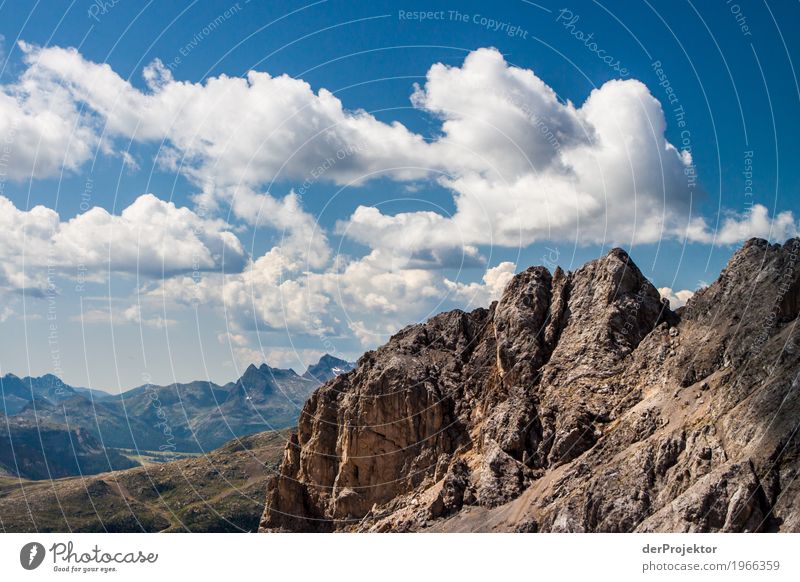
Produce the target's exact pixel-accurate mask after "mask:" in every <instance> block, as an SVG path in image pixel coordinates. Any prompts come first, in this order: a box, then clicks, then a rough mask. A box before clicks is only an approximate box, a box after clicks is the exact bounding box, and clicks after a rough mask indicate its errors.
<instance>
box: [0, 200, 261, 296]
mask: <svg viewBox="0 0 800 582" xmlns="http://www.w3.org/2000/svg"><path fill="white" fill-rule="evenodd" d="M0 261H2V265H0V286H4V287H6V288H11V289H15V290H21V289H29V290H31V291H36V290H38V291H42V290H44V289H45V288H46V287H47V285H48V284H50V283H51V282H52V281H50V282H49V281H48V276H49V277H50V279H52V276H53V275H55V274H64V275H67V276H72V277H75V276H77V275H78V269H79V268H80V269H81V270H82V273H83V274H85V276H86V277H87V278H89V279H95V280H97V279H99V278H102V277H103V276H105V275H107V274H110V273H124V274H139V275H142V276H145V277H152V278H158V277H161V276H165V277H169V276H172V275H174V274H176V273H181V272H195V271H196V272H198V273H199V272H202V271H210V270H219V269H222V268H225V269H230V270H231V271H234V272H236V271H240V270H241V269H242V267H243V266H244V261H245V251H244V249H243V247H242V245H241V243H240V242H239V239H238V238H236V236H235V235H234V234H233V233H232V232H231V231H230V230H229V228H228V226H227V225H226V224H225V223H224V222H223V221H221V220H218V219H207V218H202V217H200V216H198V215H197V214H196V213H195V212H193V211H192V210H189V209H188V208H178V207H177V206H175V204H173V203H172V202H165V201H163V200H159V199H158V198H156V197H155V196H153V195H152V194H144V195H142V196H140V197H138V198H137V199H136V200H135V201H134V202H133V203H132V204H131V205H130V206H128V207H127V208H125V209H124V210H123V211H122V213H121V214H119V215H113V214H110V213H108V212H107V211H106V210H104V209H102V208H100V207H94V208H91V209H90V210H88V211H87V212H85V213H83V214H79V215H77V216H76V217H74V218H71V219H69V220H67V221H61V220H60V218H59V216H58V213H56V212H55V211H53V210H50V209H48V208H45V207H43V206H36V207H34V208H32V209H30V210H27V211H26V210H20V209H18V208H16V206H14V204H13V203H12V202H11V201H10V200H8V199H7V198H5V197H2V196H0Z"/></svg>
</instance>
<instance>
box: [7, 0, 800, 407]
mask: <svg viewBox="0 0 800 582" xmlns="http://www.w3.org/2000/svg"><path fill="white" fill-rule="evenodd" d="M799 18H800V5H798V4H797V3H795V2H756V1H746V0H739V1H738V2H734V1H726V0H719V1H712V2H696V3H692V2H688V1H687V2H683V1H680V0H679V1H677V2H663V1H655V0H646V1H642V2H593V1H585V2H584V1H577V0H575V1H569V2H560V3H554V2H548V1H547V0H542V1H541V2H528V1H525V0H520V1H516V0H509V1H507V2H497V3H486V2H465V1H459V2H431V1H428V2H388V1H381V0H373V1H370V2H352V1H337V0H328V1H317V2H310V3H306V2H295V1H270V2H266V1H263V2H262V1H259V0H250V1H247V0H240V1H239V2H230V1H227V0H223V1H219V2H217V1H207V2H186V3H171V2H132V1H128V0H106V1H104V2H103V1H101V0H97V1H91V2H90V1H83V0H81V1H78V0H75V1H73V2H71V3H68V2H54V1H40V2H26V1H20V2H16V1H15V2H9V1H5V2H3V1H2V0H0V255H2V256H0V260H1V262H0V264H1V265H2V266H1V267H0V330H2V331H1V332H0V372H1V373H3V374H5V373H15V374H17V375H19V376H25V375H34V376H38V375H41V374H45V373H55V374H57V375H59V376H60V377H62V378H63V379H64V380H65V381H66V382H67V383H69V384H72V385H75V386H86V387H94V388H99V389H104V390H107V391H110V392H119V391H122V390H125V389H128V388H131V387H133V386H137V385H141V384H144V383H146V382H154V383H160V384H166V383H170V382H174V381H190V380H195V379H211V380H214V381H217V382H227V381H230V380H232V379H235V378H237V377H238V376H240V375H241V373H242V370H243V369H244V368H245V367H246V366H247V365H249V364H250V363H255V364H260V363H262V362H268V363H269V364H270V365H273V366H279V367H292V368H294V369H295V370H297V371H299V372H302V370H303V369H304V368H305V367H306V366H307V365H308V364H309V363H313V362H314V361H316V359H318V358H319V356H320V355H322V354H323V353H331V354H333V355H337V356H339V357H343V358H346V359H355V358H357V357H358V356H359V355H361V354H362V353H363V352H364V351H366V350H369V349H374V348H375V347H377V346H378V345H380V344H381V343H383V342H384V341H386V339H387V338H388V337H389V336H390V335H391V334H392V333H394V332H396V331H397V330H399V329H401V328H402V327H404V326H406V325H409V324H413V323H416V322H419V321H424V320H425V319H426V318H428V317H430V316H431V315H433V314H435V313H438V312H440V311H443V310H446V309H453V308H461V309H473V308H476V307H479V306H487V305H488V304H489V303H490V302H491V301H492V300H495V299H497V298H498V297H499V295H500V293H501V292H502V289H503V287H504V285H505V284H506V283H507V282H508V280H509V279H510V278H511V277H512V276H513V274H514V273H515V272H519V271H521V270H524V269H525V268H527V267H528V266H531V265H539V264H544V265H545V266H547V267H548V268H550V269H553V268H555V266H556V265H560V266H561V267H562V268H564V269H567V270H575V269H577V268H579V267H580V266H581V265H582V264H583V263H584V262H586V261H588V260H591V259H593V258H596V257H597V256H599V255H601V254H602V253H604V252H607V251H608V249H610V248H612V247H614V246H622V247H623V248H625V249H627V250H628V251H629V252H630V253H631V256H632V257H633V259H634V261H635V262H636V263H637V264H638V265H639V267H640V268H641V269H642V271H643V272H644V273H645V275H646V276H648V277H649V278H650V279H651V280H652V281H653V283H654V284H655V285H656V287H658V288H659V289H660V290H661V291H662V294H663V295H664V296H666V297H668V298H669V299H670V301H671V304H672V306H673V308H676V307H678V306H679V305H681V304H682V303H683V302H685V301H686V300H687V299H688V298H689V297H691V295H692V293H693V292H695V291H696V290H697V289H698V288H700V287H702V286H704V285H707V284H709V283H710V282H712V281H713V280H714V279H716V277H717V276H718V274H719V272H720V270H721V269H722V268H723V267H724V265H725V263H726V262H727V260H728V258H729V257H730V255H731V253H732V252H733V251H734V250H735V248H736V247H737V246H738V245H739V244H741V242H742V241H743V240H746V239H747V238H749V237H752V236H760V237H763V238H768V239H770V240H772V241H774V242H782V241H783V240H785V239H786V238H788V237H791V236H795V235H796V234H797V229H798V223H797V221H798V215H800V199H799V198H798V197H797V196H796V192H797V191H798V186H800V184H799V180H800V167H799V166H798V164H796V160H797V159H798V153H800V152H799V151H798V150H799V149H800V127H798V125H800V115H798V112H799V108H798V105H799V104H800V103H799V101H800V89H798V81H797V75H796V71H795V65H794V62H795V61H796V60H797V58H796V57H797V56H798V45H799V43H800V40H798V38H797V35H795V34H792V28H793V27H792V25H793V24H795V23H797V22H798V19H799Z"/></svg>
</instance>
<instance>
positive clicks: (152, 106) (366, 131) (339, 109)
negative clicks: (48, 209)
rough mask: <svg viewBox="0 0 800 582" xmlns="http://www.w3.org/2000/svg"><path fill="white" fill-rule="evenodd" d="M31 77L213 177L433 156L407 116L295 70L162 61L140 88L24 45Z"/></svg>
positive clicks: (73, 54)
mask: <svg viewBox="0 0 800 582" xmlns="http://www.w3.org/2000/svg"><path fill="white" fill-rule="evenodd" d="M22 47H23V50H24V51H25V54H26V56H25V60H26V63H27V64H28V69H27V70H26V72H25V74H24V76H23V79H24V80H25V82H26V83H28V84H30V85H37V84H40V85H42V86H48V87H49V86H52V85H53V84H57V85H59V86H61V87H63V91H67V92H69V95H70V96H71V97H72V100H73V102H77V103H81V104H83V105H85V106H86V107H87V108H88V109H89V110H91V111H92V112H94V113H96V114H97V115H98V116H99V117H100V118H101V119H102V120H103V123H104V124H105V127H104V129H105V131H106V132H108V133H109V134H110V135H112V136H123V137H125V138H128V139H135V140H139V141H161V140H166V143H167V146H166V147H165V149H164V150H163V152H162V154H161V156H160V162H161V163H162V164H164V165H166V166H167V167H170V168H172V169H175V170H179V171H181V172H183V173H185V174H187V175H188V176H190V177H192V178H194V179H195V180H196V181H197V183H204V182H206V181H207V180H208V178H209V176H213V178H214V181H215V183H216V184H217V185H218V186H223V187H224V186H232V185H237V184H245V185H250V186H253V185H258V184H263V183H267V182H271V181H272V180H274V179H275V178H276V177H278V176H282V177H284V178H286V179H295V180H297V179H299V180H300V181H302V180H304V179H306V178H310V177H311V175H310V172H312V171H313V170H316V169H321V172H322V173H324V174H325V176H324V179H326V180H333V181H337V182H339V183H346V182H349V181H351V180H354V179H359V178H361V177H362V176H363V174H364V173H369V172H371V171H384V170H386V169H388V168H396V169H394V170H393V173H394V174H395V175H397V176H398V177H413V176H420V175H421V174H422V173H421V171H420V170H414V169H401V168H399V166H413V165H420V164H424V161H425V158H424V155H423V154H424V150H425V149H426V144H425V141H424V140H423V138H422V137H421V136H419V135H416V134H414V133H412V132H410V131H409V130H408V129H406V128H405V127H404V126H403V125H401V124H399V123H392V124H386V123H382V122H380V121H378V120H377V119H375V118H374V117H373V116H372V115H369V114H368V113H366V112H364V111H347V110H345V108H344V107H343V105H342V103H341V101H340V100H339V99H338V98H336V97H335V96H334V95H333V94H332V93H331V92H330V91H327V90H325V89H321V90H319V91H318V92H316V93H315V92H314V91H313V90H312V89H311V87H310V86H309V84H308V83H306V82H305V81H302V80H300V79H294V78H292V77H290V76H288V75H280V76H277V77H273V76H271V75H269V74H268V73H263V72H257V71H250V72H248V73H247V75H246V76H245V77H244V78H239V77H228V76H226V75H221V76H219V77H212V78H209V79H208V80H206V81H205V82H203V83H189V82H182V81H176V80H174V79H173V78H172V75H171V73H170V71H169V70H168V69H166V68H165V67H164V66H163V65H162V64H161V62H160V61H158V60H156V61H154V62H153V63H152V64H150V65H149V66H148V67H147V68H146V69H145V71H144V76H145V80H146V82H147V85H148V91H140V90H139V89H137V88H136V87H134V86H133V85H131V84H130V83H129V82H128V81H126V80H125V79H123V78H122V77H120V76H119V75H118V74H117V73H115V72H114V71H113V70H112V69H111V68H110V67H109V66H108V65H101V64H97V63H93V62H91V61H88V60H86V59H84V58H83V56H82V55H81V54H80V53H79V52H78V51H76V50H75V49H64V48H59V47H48V48H40V47H34V46H31V45H27V44H24V43H23V44H22Z"/></svg>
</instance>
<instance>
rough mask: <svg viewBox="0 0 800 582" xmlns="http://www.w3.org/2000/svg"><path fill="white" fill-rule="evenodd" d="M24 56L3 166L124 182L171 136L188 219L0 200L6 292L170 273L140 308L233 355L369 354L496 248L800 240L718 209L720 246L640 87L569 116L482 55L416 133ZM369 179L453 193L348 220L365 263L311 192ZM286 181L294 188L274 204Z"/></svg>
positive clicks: (206, 87)
mask: <svg viewBox="0 0 800 582" xmlns="http://www.w3.org/2000/svg"><path fill="white" fill-rule="evenodd" d="M20 46H21V48H22V49H23V51H24V53H25V57H24V59H25V64H26V66H27V69H26V70H25V72H24V73H23V74H22V76H21V77H20V78H19V80H18V82H16V83H15V84H14V85H11V86H7V87H3V89H2V91H0V137H2V136H8V135H10V134H11V133H12V132H16V133H14V148H13V152H12V153H11V154H10V155H12V156H14V157H13V164H7V165H5V166H3V167H5V168H8V170H7V173H8V174H9V176H10V177H11V178H12V179H24V178H26V177H28V176H35V177H42V176H52V175H56V174H58V173H59V172H60V171H61V170H62V169H64V170H67V171H72V170H76V169H77V168H79V167H80V166H81V164H83V163H84V162H85V161H86V160H87V159H89V157H90V156H91V154H92V153H93V150H95V149H96V148H101V150H102V151H104V152H112V153H116V154H117V155H120V156H121V157H122V159H123V161H124V162H125V164H126V165H127V166H128V167H129V169H131V170H133V171H135V170H136V167H137V165H138V163H140V162H142V160H138V162H137V160H134V159H133V157H132V156H131V155H130V153H129V152H128V151H127V149H125V151H124V152H121V151H120V152H114V150H115V149H116V143H115V142H122V141H125V142H128V144H129V143H130V142H134V143H135V142H147V143H161V142H162V141H163V146H162V147H161V149H160V151H159V154H158V159H157V163H158V164H160V165H161V167H163V168H168V169H170V170H172V171H176V172H180V173H182V174H184V175H185V176H187V177H188V178H189V179H190V180H191V181H192V182H193V184H194V185H195V187H196V189H197V192H196V195H195V198H194V200H195V202H196V209H195V210H194V211H193V210H190V209H187V208H177V207H176V206H175V205H174V204H171V203H168V202H164V201H161V200H159V199H157V198H155V197H154V196H152V195H145V196H142V197H140V198H138V199H137V200H136V201H135V202H134V203H133V204H132V205H131V206H130V207H128V208H127V209H125V210H124V211H123V212H122V213H121V214H120V215H118V216H115V215H111V214H109V213H108V212H106V211H104V210H102V209H101V208H93V209H91V210H90V211H88V212H86V213H84V214H81V215H79V216H77V217H75V218H73V219H71V220H68V221H63V222H62V221H61V220H60V219H59V216H58V215H57V213H55V212H54V211H52V210H48V209H46V208H43V207H36V208H33V209H31V210H30V211H20V210H18V209H16V208H14V207H13V204H11V203H10V202H9V201H8V200H7V199H5V198H3V197H1V196H0V246H1V247H2V251H0V252H2V253H3V255H2V256H0V259H2V260H3V264H2V266H0V286H5V287H8V288H13V289H19V288H23V287H29V288H30V287H33V288H42V287H43V286H45V285H46V284H47V278H46V276H45V275H46V272H45V270H44V269H45V268H46V267H47V265H50V264H53V261H54V260H55V263H56V264H58V265H59V269H61V270H64V269H66V268H71V269H73V270H74V267H75V266H76V265H78V264H83V265H85V266H86V267H87V268H89V269H90V270H91V271H92V272H91V275H92V276H101V275H102V274H103V272H104V271H106V272H119V273H141V274H143V275H145V276H147V277H150V278H156V279H158V278H161V277H162V275H163V276H164V277H165V280H163V281H161V282H160V284H159V285H158V286H156V287H153V286H150V287H148V292H149V294H150V295H161V296H162V298H166V299H169V300H172V301H177V302H183V303H197V302H199V303H202V304H204V305H208V306H216V307H218V308H220V309H223V310H224V312H225V314H226V317H227V318H228V319H229V322H230V324H231V327H232V332H231V333H233V334H234V336H231V337H228V338H227V340H228V341H230V342H231V345H232V349H234V350H238V352H236V353H240V354H242V357H245V356H247V357H253V356H254V353H252V352H246V351H245V350H250V349H251V348H250V347H249V344H247V343H246V337H245V335H243V333H242V331H243V330H251V329H253V328H255V327H259V328H261V329H267V330H287V331H290V332H292V333H303V334H311V335H316V334H334V335H336V334H338V335H348V336H350V337H356V338H358V339H359V340H360V341H361V342H362V343H363V345H365V346H372V345H375V344H377V343H380V341H383V339H385V336H386V335H388V334H389V333H392V332H394V331H395V330H396V329H397V328H398V327H400V326H401V325H404V324H407V323H409V322H413V321H418V320H421V319H425V318H426V317H428V316H429V315H432V314H433V313H436V312H438V311H439V310H440V309H441V308H442V306H443V305H444V303H445V301H458V302H462V304H463V303H473V304H484V305H485V304H487V303H488V302H489V301H490V300H491V299H493V298H496V297H497V296H498V295H499V293H500V292H501V291H502V288H503V287H504V285H505V284H506V283H507V282H508V280H509V279H510V277H511V276H512V274H513V271H514V268H515V266H514V265H513V264H511V263H502V264H500V265H498V266H496V267H493V268H491V269H488V270H487V271H486V272H485V273H484V275H483V281H482V282H481V283H468V284H465V283H462V282H458V281H452V280H450V279H448V278H447V277H446V276H445V274H444V273H443V272H442V269H443V268H445V267H448V268H449V267H456V268H457V267H459V266H465V265H466V266H475V265H477V264H481V265H482V264H483V262H484V258H483V256H482V250H485V248H486V247H490V246H492V245H500V246H505V247H517V246H519V247H524V246H527V245H529V244H531V243H533V242H536V241H543V240H566V241H570V242H572V241H575V242H577V243H579V244H585V243H594V242H601V241H603V242H607V243H608V242H611V243H621V244H631V243H634V242H636V243H647V242H655V241H658V240H660V239H662V238H665V237H666V238H674V239H684V238H687V239H688V240H692V241H699V242H705V243H709V242H711V241H712V240H716V242H717V243H719V244H730V243H734V242H738V241H739V240H742V239H744V238H747V237H749V236H765V235H771V236H772V238H773V239H780V238H783V237H787V236H791V235H793V234H795V233H796V232H797V227H796V223H795V220H794V217H793V215H792V214H791V213H790V212H784V213H780V214H778V215H777V217H775V218H774V219H773V220H771V219H770V217H769V213H768V211H767V209H766V208H765V207H763V206H755V207H754V208H753V210H752V212H750V213H748V214H747V215H745V216H734V215H728V216H726V217H725V218H724V219H723V221H722V224H721V228H720V230H719V232H718V233H717V235H716V238H715V236H714V232H713V229H712V227H710V226H709V223H708V222H707V221H706V220H705V219H703V218H702V217H697V216H693V215H692V205H693V202H694V201H693V191H692V189H691V188H690V187H689V185H688V182H687V173H689V174H691V172H693V171H694V169H693V167H692V166H691V163H692V161H691V156H690V155H689V154H688V153H685V152H679V151H678V150H677V149H676V148H675V147H674V146H673V145H671V144H670V143H668V141H667V140H666V138H665V129H666V122H665V118H664V113H663V111H662V108H661V105H660V104H659V102H658V101H657V100H656V99H655V98H654V97H653V95H652V94H651V93H650V92H649V91H648V89H647V87H646V86H645V85H643V84H642V83H640V82H638V81H635V80H629V81H610V82H608V83H606V84H604V85H603V86H602V87H599V88H597V89H595V90H594V91H592V93H591V94H590V95H589V96H588V98H587V99H586V100H585V101H584V102H583V103H582V104H580V105H575V104H573V103H570V102H562V101H561V100H559V98H558V97H557V95H556V94H555V92H554V91H553V90H552V88H550V87H549V86H548V85H547V84H546V83H545V82H544V81H543V80H542V79H540V78H538V77H537V76H536V74H535V73H534V72H533V71H531V70H527V69H521V68H519V67H514V66H511V65H509V64H508V63H507V62H506V61H505V60H504V58H503V57H502V55H501V54H500V53H499V52H498V51H497V50H495V49H480V50H477V51H474V52H472V53H470V54H469V55H468V56H467V58H466V60H465V61H464V63H463V64H462V65H461V66H446V65H442V64H435V65H433V66H432V67H431V68H430V70H429V71H428V74H427V77H426V81H425V83H424V84H423V85H422V86H418V87H416V88H415V90H414V92H413V95H412V103H413V105H414V106H415V107H417V108H418V109H420V110H421V111H424V112H427V113H429V114H431V115H433V116H435V117H437V118H438V119H440V120H441V122H442V127H441V133H440V135H439V136H438V137H436V138H435V139H433V140H430V141H428V140H426V139H424V138H423V136H421V135H419V134H415V133H413V132H411V131H409V130H408V129H407V128H406V127H404V126H403V125H401V124H399V123H383V122H381V121H379V120H378V119H376V118H375V117H374V116H372V115H370V114H369V113H366V112H364V111H360V110H356V111H349V110H347V109H345V108H344V106H343V104H342V102H341V101H340V100H339V99H338V98H337V97H335V96H334V95H333V94H332V93H330V92H329V91H327V90H325V89H320V90H318V91H316V92H315V91H314V90H312V88H311V87H310V85H309V84H308V83H306V82H304V81H302V80H299V79H294V78H291V77H289V76H287V75H281V76H271V75H269V74H267V73H264V72H256V71H251V72H249V73H248V74H247V75H246V77H245V78H234V77H228V76H225V75H221V76H219V77H213V78H209V79H207V80H205V81H203V82H201V83H190V82H184V81H176V80H175V79H173V78H172V76H171V73H170V72H169V71H168V70H167V69H165V68H164V67H163V66H162V65H161V63H160V62H158V61H154V62H153V63H152V64H151V65H149V66H148V67H147V68H146V69H145V71H144V78H145V81H146V84H147V88H146V89H144V90H140V89H138V88H136V87H135V86H133V85H132V84H131V83H130V82H128V81H126V80H125V79H123V78H122V77H120V76H119V75H118V74H117V73H116V72H114V71H113V70H112V69H111V68H110V67H109V66H108V65H105V64H97V63H92V62H90V61H88V60H86V59H84V58H83V57H82V55H81V54H80V53H79V52H78V51H76V50H75V49H63V48H57V47H53V48H38V47H33V46H30V45H27V44H25V43H22V44H21V45H20ZM100 135H103V136H104V137H103V139H102V140H101V138H100ZM11 168H13V170H12V169H11ZM376 175H386V176H389V177H390V178H391V179H393V180H395V181H397V182H400V183H403V184H404V185H406V186H409V187H410V188H411V189H412V190H413V189H415V188H419V187H420V185H421V184H424V183H426V181H431V180H437V181H438V184H439V185H441V186H444V187H445V188H447V189H448V190H449V191H450V192H451V193H452V197H453V206H454V211H453V212H452V214H447V213H446V212H445V211H444V210H441V209H438V210H436V211H430V210H429V209H426V210H424V211H421V210H420V211H414V212H403V213H398V214H394V215H389V214H384V213H382V212H381V211H380V210H378V209H376V208H370V207H359V208H356V209H355V210H354V211H353V213H352V215H351V216H350V217H349V218H348V219H347V220H344V221H341V222H340V223H339V224H338V225H337V232H338V233H339V234H342V235H343V236H344V237H345V238H347V239H349V240H350V241H355V242H358V243H362V244H364V245H366V247H367V250H366V251H365V252H364V255H363V256H361V257H346V256H339V257H334V256H333V255H334V253H333V251H332V249H331V248H330V244H329V240H328V235H327V233H326V232H325V231H324V230H323V229H321V228H320V227H319V225H318V224H317V219H316V217H315V216H313V215H312V214H310V213H309V212H307V211H306V210H305V209H304V208H303V201H302V195H303V193H304V192H306V191H307V189H308V186H309V185H311V184H314V183H316V182H318V181H327V182H333V183H337V184H341V185H345V184H350V183H356V184H358V183H360V182H361V181H364V180H367V179H371V178H372V177H373V176H376ZM286 181H288V182H291V183H293V184H294V185H295V189H294V190H289V193H288V194H286V195H285V196H283V197H282V198H279V197H277V196H275V195H273V193H272V192H275V189H276V185H275V183H276V182H280V183H283V182H286ZM281 187H283V186H281ZM223 206H227V207H229V208H230V210H231V211H232V215H233V216H234V217H235V218H236V219H237V221H239V222H238V223H241V222H244V223H247V224H248V225H249V226H252V227H254V228H256V229H257V228H261V227H267V228H269V229H273V230H275V231H277V232H278V233H279V234H280V239H281V242H280V243H279V244H278V245H276V246H275V247H274V248H272V249H270V250H269V251H267V252H266V253H265V254H264V255H263V256H261V257H258V258H255V259H252V260H250V259H248V258H247V257H246V254H245V252H244V250H243V248H242V245H241V243H240V241H239V240H238V239H237V238H236V236H235V235H234V233H233V229H231V228H229V227H228V226H227V225H226V224H225V223H223V222H222V221H220V220H216V219H212V218H209V217H208V216H207V214H208V213H214V216H218V215H219V213H220V212H222V211H224V210H226V209H227V208H223ZM22 256H24V257H25V269H23V268H22V266H21V261H20V257H22ZM220 270H224V271H225V272H226V274H224V275H223V274H221V273H218V272H215V271H220ZM190 271H207V273H205V274H203V276H201V277H197V276H195V277H189V276H188V272H190ZM681 294H684V292H683V291H680V292H678V293H677V294H675V297H676V299H679V300H683V299H681ZM119 315H120V317H122V318H123V320H125V318H126V317H127V318H128V319H127V320H129V321H131V322H137V321H138V322H145V321H147V318H143V317H142V315H141V313H133V312H131V313H129V314H127V315H126V314H125V313H124V312H123V313H121V314H119ZM98 317H99V316H98Z"/></svg>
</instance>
